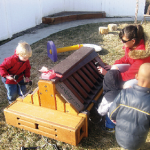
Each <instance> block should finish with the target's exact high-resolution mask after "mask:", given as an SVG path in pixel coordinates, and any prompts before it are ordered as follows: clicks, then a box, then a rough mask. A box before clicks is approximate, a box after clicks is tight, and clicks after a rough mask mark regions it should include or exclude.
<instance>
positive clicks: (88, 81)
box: [77, 70, 95, 88]
mask: <svg viewBox="0 0 150 150" xmlns="http://www.w3.org/2000/svg"><path fill="white" fill-rule="evenodd" d="M77 72H78V74H79V75H80V76H81V77H82V78H83V79H84V80H85V81H86V83H88V85H89V86H90V87H91V88H93V87H95V86H94V84H93V83H92V82H91V80H90V79H89V78H88V77H87V76H86V75H85V74H84V73H83V71H81V70H78V71H77Z"/></svg>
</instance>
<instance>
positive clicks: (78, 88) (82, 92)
mask: <svg viewBox="0 0 150 150" xmlns="http://www.w3.org/2000/svg"><path fill="white" fill-rule="evenodd" d="M68 80H69V81H70V83H71V84H72V85H73V86H74V87H75V88H76V89H77V91H78V92H79V93H80V94H81V95H82V96H83V97H84V98H85V99H86V98H87V97H88V93H87V92H86V91H85V90H84V89H83V88H82V87H81V86H80V84H79V83H78V82H77V81H76V80H75V79H74V78H73V77H72V76H70V77H69V78H68Z"/></svg>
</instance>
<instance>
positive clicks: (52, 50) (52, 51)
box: [47, 41, 102, 62]
mask: <svg viewBox="0 0 150 150" xmlns="http://www.w3.org/2000/svg"><path fill="white" fill-rule="evenodd" d="M81 47H92V48H94V49H95V51H96V52H99V51H101V50H102V48H101V47H100V46H98V45H95V44H77V45H73V46H68V47H61V48H57V49H56V46H55V44H54V42H53V41H48V42H47V55H48V57H49V58H50V59H52V61H53V62H56V61H57V53H62V52H67V51H72V50H78V49H79V48H81Z"/></svg>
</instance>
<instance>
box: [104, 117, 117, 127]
mask: <svg viewBox="0 0 150 150" xmlns="http://www.w3.org/2000/svg"><path fill="white" fill-rule="evenodd" d="M105 126H106V127H107V128H115V124H114V123H113V122H112V121H111V120H110V119H109V117H108V115H106V116H105Z"/></svg>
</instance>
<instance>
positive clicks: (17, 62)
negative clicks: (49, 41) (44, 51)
mask: <svg viewBox="0 0 150 150" xmlns="http://www.w3.org/2000/svg"><path fill="white" fill-rule="evenodd" d="M31 56H32V50H31V47H30V45H29V44H28V43H26V42H20V43H18V46H17V48H16V50H15V54H14V55H12V56H10V57H8V58H5V59H4V61H3V62H2V64H1V65H0V75H1V76H2V82H3V83H4V85H5V88H6V90H7V99H8V101H9V103H12V102H13V101H14V100H16V98H17V96H18V95H19V96H22V95H24V94H25V93H26V86H25V85H22V84H23V83H24V80H23V77H25V82H29V81H30V80H29V77H30V69H31V66H30V62H29V57H31ZM16 75H17V77H18V79H15V78H14V76H16Z"/></svg>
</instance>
